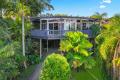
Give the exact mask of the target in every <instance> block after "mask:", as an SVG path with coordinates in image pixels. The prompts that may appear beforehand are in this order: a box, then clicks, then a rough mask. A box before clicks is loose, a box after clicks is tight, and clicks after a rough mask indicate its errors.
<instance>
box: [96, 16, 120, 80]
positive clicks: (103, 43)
mask: <svg viewBox="0 0 120 80" xmlns="http://www.w3.org/2000/svg"><path fill="white" fill-rule="evenodd" d="M103 27H104V29H103V30H102V31H101V33H100V34H99V35H98V36H97V37H96V42H97V44H98V50H99V53H100V55H101V57H102V58H103V60H104V61H105V63H106V67H107V71H108V74H109V75H111V78H113V80H118V79H120V78H119V76H120V74H119V72H120V70H119V67H118V66H116V65H117V64H116V61H119V60H116V59H119V57H120V56H119V49H120V37H119V35H120V15H118V14H117V15H115V16H113V17H112V18H110V20H109V23H108V24H105V25H104V26H103Z"/></svg>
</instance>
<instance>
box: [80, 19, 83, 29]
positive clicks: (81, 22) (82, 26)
mask: <svg viewBox="0 0 120 80" xmlns="http://www.w3.org/2000/svg"><path fill="white" fill-rule="evenodd" d="M80 27H81V30H82V27H83V25H82V19H81V20H80Z"/></svg>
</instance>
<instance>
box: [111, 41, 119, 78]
mask: <svg viewBox="0 0 120 80" xmlns="http://www.w3.org/2000/svg"><path fill="white" fill-rule="evenodd" d="M119 53H120V41H118V42H117V45H116V47H115V52H114V56H113V60H115V59H116V58H119ZM113 80H120V68H119V67H118V66H117V65H116V63H115V62H113Z"/></svg>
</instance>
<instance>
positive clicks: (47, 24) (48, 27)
mask: <svg viewBox="0 0 120 80" xmlns="http://www.w3.org/2000/svg"><path fill="white" fill-rule="evenodd" d="M47 35H49V22H48V20H47Z"/></svg>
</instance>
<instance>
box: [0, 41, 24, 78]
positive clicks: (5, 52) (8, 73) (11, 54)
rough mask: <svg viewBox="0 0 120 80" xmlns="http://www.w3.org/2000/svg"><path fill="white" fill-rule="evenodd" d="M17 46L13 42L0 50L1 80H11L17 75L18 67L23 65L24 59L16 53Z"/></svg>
mask: <svg viewBox="0 0 120 80" xmlns="http://www.w3.org/2000/svg"><path fill="white" fill-rule="evenodd" d="M18 46H19V45H18V43H17V42H14V43H12V44H11V43H9V44H7V45H5V46H4V47H2V48H1V49H0V76H1V77H0V79H1V80H8V79H9V80H13V79H15V77H16V76H17V75H18V74H19V72H20V71H19V65H20V64H22V63H23V61H24V60H25V58H24V57H23V56H22V55H21V54H20V53H19V52H18V51H19V50H18V49H19V48H18ZM17 52H18V53H17ZM16 53H17V54H16ZM18 56H19V57H18ZM20 56H21V57H20ZM18 58H19V59H18Z"/></svg>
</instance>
